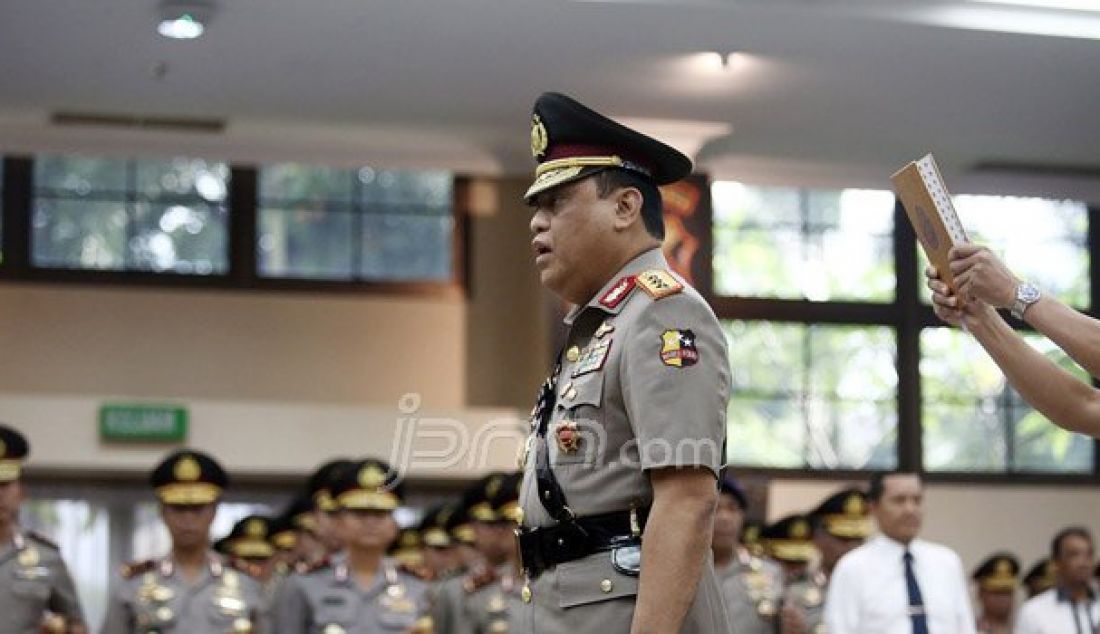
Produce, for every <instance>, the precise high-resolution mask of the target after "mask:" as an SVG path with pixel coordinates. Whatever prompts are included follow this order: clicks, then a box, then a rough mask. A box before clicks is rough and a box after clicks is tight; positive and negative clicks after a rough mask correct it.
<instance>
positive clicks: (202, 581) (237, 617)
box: [102, 552, 262, 634]
mask: <svg viewBox="0 0 1100 634" xmlns="http://www.w3.org/2000/svg"><path fill="white" fill-rule="evenodd" d="M261 608H262V599H261V597H260V587H259V584H257V583H256V581H255V580H254V579H253V578H252V577H249V576H248V575H246V574H244V573H242V572H239V571H237V570H234V569H233V568H231V567H229V566H228V565H227V564H226V562H225V560H224V559H223V558H222V557H221V556H220V555H218V554H216V553H213V552H211V553H210V554H209V556H208V561H207V565H206V567H205V568H204V569H203V572H202V575H201V576H200V577H199V579H198V580H197V581H196V582H195V583H194V584H188V582H187V581H186V580H185V579H184V578H183V576H182V575H181V574H180V573H179V572H178V571H177V570H176V565H175V563H174V562H173V561H172V559H171V558H164V559H161V560H159V561H156V560H153V561H146V562H141V563H137V564H131V565H129V566H126V567H125V568H124V569H123V571H122V582H121V584H120V585H119V588H118V590H117V591H116V592H115V593H114V596H113V597H112V598H111V602H110V605H109V606H108V608H107V618H106V621H105V623H104V625H103V630H102V634H131V633H135V634H136V633H142V634H153V633H154V632H156V633H157V634H168V633H177V634H192V633H197V632H204V633H205V632H209V633H211V634H214V633H219V634H220V633H222V632H259V631H260V628H259V627H258V623H259V620H260V618H261V612H260V611H261Z"/></svg>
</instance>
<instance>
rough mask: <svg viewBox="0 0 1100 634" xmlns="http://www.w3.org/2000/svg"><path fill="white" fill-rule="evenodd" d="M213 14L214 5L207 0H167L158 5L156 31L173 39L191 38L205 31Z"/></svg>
mask: <svg viewBox="0 0 1100 634" xmlns="http://www.w3.org/2000/svg"><path fill="white" fill-rule="evenodd" d="M213 15H214V5H213V4H211V3H208V2H201V1H191V2H186V1H182V0H168V1H167V2H164V3H162V4H161V5H160V23H159V24H158V25H157V33H160V34H161V35H163V36H164V37H167V38H171V39H173V40H193V39H195V38H197V37H200V36H201V35H202V34H203V33H204V32H205V31H206V25H207V24H208V23H209V22H210V18H211V17H213Z"/></svg>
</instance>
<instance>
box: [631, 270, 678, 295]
mask: <svg viewBox="0 0 1100 634" xmlns="http://www.w3.org/2000/svg"><path fill="white" fill-rule="evenodd" d="M637 281H638V286H640V287H641V289H642V290H643V291H645V292H646V294H648V295H649V296H650V297H652V298H653V299H661V298H663V297H668V296H669V295H675V294H676V293H679V292H680V291H682V290H684V285H683V284H681V283H680V282H678V281H676V278H675V277H673V276H672V274H671V273H669V272H668V271H665V270H662V269H650V270H648V271H643V272H642V273H640V274H639V275H638V278H637Z"/></svg>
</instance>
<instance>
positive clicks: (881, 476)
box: [867, 471, 923, 502]
mask: <svg viewBox="0 0 1100 634" xmlns="http://www.w3.org/2000/svg"><path fill="white" fill-rule="evenodd" d="M899 475H912V476H917V477H918V478H920V474H919V473H917V472H915V471H876V472H874V473H872V474H871V482H870V484H869V485H868V486H867V499H868V500H870V501H872V502H878V501H879V500H881V499H882V491H883V488H884V486H885V481H886V478H889V477H892V476H899ZM922 482H923V480H922Z"/></svg>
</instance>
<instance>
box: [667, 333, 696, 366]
mask: <svg viewBox="0 0 1100 634" xmlns="http://www.w3.org/2000/svg"><path fill="white" fill-rule="evenodd" d="M698 361H699V350H698V349H697V348H696V347H695V333H693V332H692V331H690V330H666V331H664V333H662V334H661V363H664V364H665V365H667V366H670V367H673V368H684V367H687V366H691V365H695V364H696V362H698Z"/></svg>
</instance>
